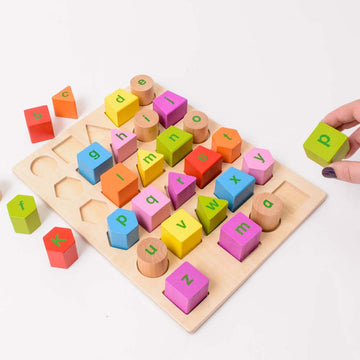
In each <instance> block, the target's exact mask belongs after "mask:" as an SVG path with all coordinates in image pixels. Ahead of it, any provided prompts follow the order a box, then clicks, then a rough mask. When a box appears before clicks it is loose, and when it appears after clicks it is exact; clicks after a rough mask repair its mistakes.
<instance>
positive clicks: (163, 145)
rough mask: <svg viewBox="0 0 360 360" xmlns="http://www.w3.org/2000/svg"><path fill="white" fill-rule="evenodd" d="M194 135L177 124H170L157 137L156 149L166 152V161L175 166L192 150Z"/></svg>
mask: <svg viewBox="0 0 360 360" xmlns="http://www.w3.org/2000/svg"><path fill="white" fill-rule="evenodd" d="M192 144H193V136H192V135H191V134H189V133H187V132H186V131H183V130H180V129H178V128H176V127H175V126H170V127H169V128H168V129H166V130H165V131H164V132H162V133H161V134H160V135H159V136H158V137H157V139H156V151H157V152H158V153H160V154H164V158H165V161H166V162H167V163H168V164H169V165H170V166H171V167H173V166H174V165H176V164H177V163H178V162H179V161H180V160H182V159H183V158H184V157H185V156H186V155H187V154H188V153H189V152H191V150H192Z"/></svg>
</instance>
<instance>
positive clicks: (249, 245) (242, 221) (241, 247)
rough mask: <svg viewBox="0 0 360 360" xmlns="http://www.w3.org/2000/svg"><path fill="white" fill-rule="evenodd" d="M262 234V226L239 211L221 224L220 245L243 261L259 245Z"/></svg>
mask: <svg viewBox="0 0 360 360" xmlns="http://www.w3.org/2000/svg"><path fill="white" fill-rule="evenodd" d="M260 235H261V227H260V226H259V225H258V224H256V223H255V222H254V221H252V220H250V219H249V218H248V217H247V216H246V215H244V214H243V213H241V212H238V213H237V214H236V215H234V216H233V217H232V218H231V219H230V220H229V221H227V222H226V223H225V224H224V225H222V226H221V229H220V237H219V245H220V246H221V247H222V248H224V249H225V250H226V251H227V252H229V253H230V254H231V255H232V256H234V257H235V258H236V259H238V260H239V261H242V260H244V259H245V258H246V257H247V256H248V255H249V254H250V253H251V252H252V251H253V250H254V249H255V248H256V247H257V246H258V245H259V242H260Z"/></svg>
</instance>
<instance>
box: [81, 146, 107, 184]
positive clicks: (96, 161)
mask: <svg viewBox="0 0 360 360" xmlns="http://www.w3.org/2000/svg"><path fill="white" fill-rule="evenodd" d="M77 162H78V168H79V173H80V174H81V175H82V176H83V177H84V178H85V179H87V180H88V181H89V182H90V183H91V184H93V185H95V184H96V183H98V182H99V181H100V175H101V174H103V173H104V172H106V171H107V170H109V169H110V168H111V167H112V166H113V159H112V154H111V153H110V151H107V150H106V149H105V148H104V147H103V146H101V145H100V144H99V143H97V142H94V143H92V144H91V145H89V146H88V147H86V148H85V149H84V150H82V151H80V152H79V153H78V154H77Z"/></svg>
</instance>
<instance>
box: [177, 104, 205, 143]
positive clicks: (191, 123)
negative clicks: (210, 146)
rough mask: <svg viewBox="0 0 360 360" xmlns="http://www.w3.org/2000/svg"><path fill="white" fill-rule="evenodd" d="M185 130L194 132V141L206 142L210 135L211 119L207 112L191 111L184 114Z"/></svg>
mask: <svg viewBox="0 0 360 360" xmlns="http://www.w3.org/2000/svg"><path fill="white" fill-rule="evenodd" d="M183 123H184V131H186V132H188V133H190V134H193V136H194V140H193V141H194V143H195V144H199V143H202V142H204V141H205V140H206V139H207V137H208V132H209V129H208V126H209V119H208V117H207V115H206V114H204V113H203V112H201V111H195V110H193V111H189V112H188V113H187V114H186V115H185V116H184V120H183Z"/></svg>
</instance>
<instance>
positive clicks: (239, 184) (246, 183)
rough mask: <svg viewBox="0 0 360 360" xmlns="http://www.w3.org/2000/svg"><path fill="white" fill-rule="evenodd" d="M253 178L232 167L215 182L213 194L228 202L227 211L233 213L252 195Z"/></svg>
mask: <svg viewBox="0 0 360 360" xmlns="http://www.w3.org/2000/svg"><path fill="white" fill-rule="evenodd" d="M254 186H255V178H254V177H253V176H251V175H248V174H246V173H244V172H243V171H241V170H238V169H236V168H234V167H230V168H229V169H227V170H226V171H225V172H224V173H223V174H221V175H220V176H219V177H218V178H217V179H216V182H215V191H214V194H215V195H216V196H217V197H218V198H219V199H224V200H227V201H228V202H229V205H228V207H229V209H230V210H231V211H235V210H237V209H238V208H239V206H240V205H242V204H243V203H244V202H245V201H246V200H247V199H249V197H250V196H251V195H252V194H253V193H254Z"/></svg>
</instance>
